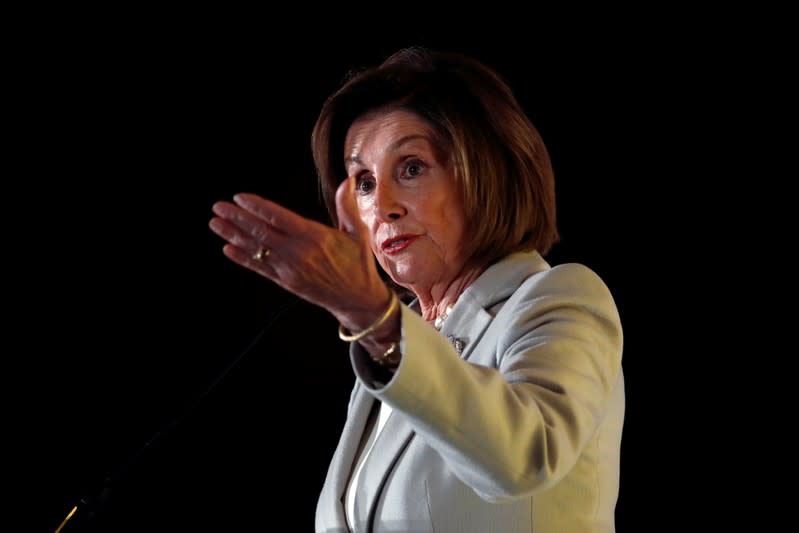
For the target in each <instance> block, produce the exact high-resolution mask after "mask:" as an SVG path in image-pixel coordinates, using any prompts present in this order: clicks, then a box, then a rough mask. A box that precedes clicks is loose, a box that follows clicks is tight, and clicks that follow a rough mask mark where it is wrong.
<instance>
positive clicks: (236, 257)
mask: <svg viewBox="0 0 799 533" xmlns="http://www.w3.org/2000/svg"><path fill="white" fill-rule="evenodd" d="M222 253H224V254H225V256H226V257H228V259H230V260H232V261H233V262H234V263H237V264H239V265H241V266H243V267H246V268H249V269H250V270H254V271H255V272H258V273H259V274H262V275H264V276H265V277H267V278H269V279H271V280H272V281H278V275H277V271H276V270H275V268H274V266H273V265H272V264H271V263H270V261H269V258H271V257H272V253H270V254H269V256H268V258H267V260H262V259H255V257H254V254H252V253H250V252H248V251H247V250H244V249H242V248H239V247H237V246H234V245H232V244H226V245H225V246H224V247H223V248H222Z"/></svg>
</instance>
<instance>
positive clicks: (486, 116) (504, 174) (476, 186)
mask: <svg viewBox="0 0 799 533" xmlns="http://www.w3.org/2000/svg"><path fill="white" fill-rule="evenodd" d="M384 109H385V110H390V109H402V110H405V111H410V112H412V113H415V114H416V115H418V116H419V117H421V118H422V119H423V120H425V121H426V122H427V123H429V125H430V127H431V128H432V130H433V132H434V135H435V136H436V139H435V140H436V142H439V144H440V146H439V147H438V148H439V149H440V154H437V156H439V155H441V156H442V160H441V162H447V161H449V162H450V163H451V164H452V166H453V168H454V172H455V176H456V179H457V180H458V182H459V184H460V189H461V191H462V194H463V200H464V205H465V211H466V213H467V217H468V218H469V220H467V227H468V228H469V234H470V235H471V236H472V240H471V242H470V244H469V245H470V246H471V250H469V251H470V252H471V253H470V254H469V255H470V257H472V258H473V259H478V258H479V259H480V260H483V261H486V262H493V261H494V260H496V259H498V258H501V257H503V256H505V255H507V254H509V253H512V252H519V251H530V250H534V249H535V250H537V251H538V252H539V253H541V254H542V255H545V254H546V253H547V252H549V250H550V248H551V247H552V245H553V244H555V243H556V242H557V240H558V230H557V225H556V221H555V180H554V175H553V171H552V164H551V163H550V159H549V154H548V153H547V149H546V147H545V146H544V142H543V140H542V139H541V136H540V135H539V134H538V131H537V130H536V128H535V127H534V126H533V124H532V123H531V122H530V120H529V118H528V117H527V116H526V114H525V113H524V111H523V110H522V109H521V107H520V106H519V104H518V103H517V101H516V98H515V97H514V95H513V93H512V91H511V89H510V88H509V87H508V86H507V84H506V83H505V82H504V81H503V80H502V79H501V78H500V76H499V75H498V74H497V73H496V72H495V71H494V70H492V69H490V68H489V67H487V66H486V65H484V64H482V63H480V62H479V61H477V60H475V59H472V58H469V57H465V56H463V55H460V54H455V53H447V52H435V51H430V50H427V49H424V48H407V49H403V50H400V51H399V52H397V53H395V54H393V55H392V56H391V57H389V58H388V59H386V60H385V61H384V62H383V63H382V64H381V65H379V66H377V67H372V68H369V69H366V70H362V71H359V72H356V73H354V74H351V75H350V76H349V78H348V80H347V81H345V82H344V84H343V85H342V87H341V88H340V89H339V90H338V91H336V92H335V93H333V94H332V95H331V96H330V97H329V98H328V99H327V100H326V102H325V103H324V105H323V106H322V110H321V112H320V114H319V117H318V119H317V121H316V124H315V126H314V129H313V133H312V136H311V147H312V151H313V158H314V163H315V165H316V171H317V174H318V177H319V186H320V190H321V194H322V197H323V199H324V202H325V206H326V207H327V211H328V213H329V214H330V217H331V219H332V221H333V224H334V225H336V226H337V225H338V220H337V216H336V205H335V194H336V189H337V187H338V185H339V184H340V183H341V182H342V181H344V180H345V179H346V178H347V175H346V170H345V166H344V139H345V137H346V134H347V131H348V129H349V127H350V125H352V123H353V122H354V121H355V120H356V119H357V118H358V117H360V116H362V115H364V114H366V113H368V112H370V111H375V110H384Z"/></svg>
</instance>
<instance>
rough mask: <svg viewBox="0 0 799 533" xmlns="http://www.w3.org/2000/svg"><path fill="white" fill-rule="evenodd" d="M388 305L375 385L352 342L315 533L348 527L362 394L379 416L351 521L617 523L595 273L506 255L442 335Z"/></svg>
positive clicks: (613, 315) (606, 302)
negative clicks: (384, 373)
mask: <svg viewBox="0 0 799 533" xmlns="http://www.w3.org/2000/svg"><path fill="white" fill-rule="evenodd" d="M412 305H413V304H412ZM401 312H402V339H401V343H400V347H401V349H402V354H403V357H402V362H401V363H400V366H399V368H398V370H397V372H396V374H395V375H394V376H393V378H391V380H390V381H389V382H388V383H387V384H385V385H383V384H380V383H378V382H376V373H375V369H374V366H373V365H374V363H372V362H371V360H370V359H369V357H368V354H366V352H365V351H363V350H362V349H361V348H360V346H359V345H357V343H354V344H353V345H352V347H351V358H352V364H353V368H354V372H355V375H356V377H357V379H356V383H355V387H354V389H353V392H352V396H351V398H350V403H349V407H348V414H347V420H346V423H345V425H344V429H343V431H342V434H341V439H340V441H339V444H338V447H337V448H336V451H335V453H334V455H333V458H332V461H331V463H330V467H329V470H328V473H327V479H326V480H325V483H324V486H323V488H322V491H321V493H320V495H319V500H318V503H317V508H316V531H317V532H318V533H322V532H326V533H332V532H346V531H349V530H348V528H347V521H346V518H345V515H344V504H343V500H344V494H345V491H346V487H347V483H348V480H349V477H350V475H351V474H352V470H353V467H354V465H355V464H356V463H357V457H356V456H355V454H356V450H357V449H358V446H359V443H360V442H361V439H362V437H363V432H364V427H365V426H366V422H367V419H368V417H369V414H370V412H372V410H373V409H372V408H373V406H374V404H375V401H376V400H379V401H382V402H386V403H387V404H388V405H390V406H391V407H393V412H392V414H391V415H390V417H389V419H388V421H387V422H386V425H385V427H384V428H383V431H382V432H381V433H380V435H379V437H378V439H377V440H376V442H375V443H374V446H373V447H372V451H371V454H370V455H369V457H368V459H367V461H366V463H365V464H364V467H363V470H362V472H361V475H360V478H359V481H358V487H357V496H356V500H355V514H356V525H355V531H357V532H361V531H364V532H366V531H368V532H374V533H379V532H380V533H382V532H386V533H387V532H391V533H399V532H413V533H423V532H428V531H429V532H435V533H470V532H479V533H486V532H493V531H495V532H501V533H516V532H525V533H531V532H533V533H555V532H558V533H560V532H567V533H583V532H592V533H600V532H601V533H609V532H613V531H615V526H614V511H615V505H616V500H617V496H618V488H619V451H620V445H621V433H622V424H623V420H624V378H623V374H622V369H621V356H622V329H621V323H620V319H619V315H618V312H617V309H616V305H615V303H614V301H613V298H612V296H611V294H610V292H609V291H608V288H607V287H606V286H605V284H604V283H603V282H602V280H601V279H600V278H599V277H598V276H597V275H596V274H595V273H594V272H593V271H591V270H589V269H588V268H586V267H584V266H582V265H579V264H565V265H560V266H557V267H554V268H551V267H550V266H549V265H548V264H547V263H546V261H544V259H543V258H542V257H541V256H540V255H539V254H538V253H535V252H533V253H517V254H512V255H510V256H508V257H507V258H505V259H504V260H502V261H500V262H498V263H496V264H494V265H492V266H491V267H489V268H488V269H487V270H486V271H485V272H484V273H483V274H482V275H481V276H480V277H479V278H478V279H477V280H476V281H475V282H474V283H473V284H472V285H471V286H469V287H468V288H467V289H466V290H465V291H464V292H463V294H461V296H460V298H459V299H458V301H457V303H456V305H455V307H454V308H453V310H452V311H451V313H450V314H449V317H448V318H447V320H446V321H445V322H444V326H443V328H442V330H441V332H438V331H436V330H435V329H434V328H433V327H431V326H430V325H429V324H427V323H426V322H425V321H423V320H422V318H421V317H420V316H419V314H418V313H417V312H416V311H414V310H412V309H411V308H410V307H408V306H405V305H403V306H402V308H401ZM448 336H452V339H448ZM453 339H459V340H460V341H461V342H462V344H463V350H462V354H461V355H459V354H458V353H457V351H456V350H455V348H454V347H453V343H452V342H451V341H452V340H453Z"/></svg>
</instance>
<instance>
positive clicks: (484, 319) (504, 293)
mask: <svg viewBox="0 0 799 533" xmlns="http://www.w3.org/2000/svg"><path fill="white" fill-rule="evenodd" d="M548 268H550V267H549V264H548V263H547V262H546V261H545V260H544V258H543V257H541V254H539V253H538V252H536V251H533V252H518V253H513V254H510V255H508V256H506V257H505V258H503V259H501V260H500V261H498V262H496V263H494V264H493V265H491V266H489V267H488V268H487V269H486V270H485V272H483V273H482V274H481V275H480V276H479V277H478V278H477V279H476V280H475V281H474V283H472V284H471V285H470V286H469V287H467V288H466V290H465V291H463V293H462V294H461V295H460V297H459V298H458V301H457V302H456V303H455V306H454V307H453V308H452V311H450V313H449V316H448V317H447V320H446V321H444V325H443V326H442V328H441V334H442V335H444V336H445V337H447V338H449V339H450V341H452V342H453V344H454V343H456V342H460V343H461V344H462V346H463V349H462V351H461V357H462V358H463V359H468V358H469V356H470V355H471V353H472V350H473V349H474V347H475V346H477V343H478V342H479V340H480V338H481V337H482V335H483V333H484V332H485V330H486V328H487V327H488V326H489V325H490V324H491V321H492V320H493V319H494V315H493V313H492V312H491V309H492V308H493V307H494V306H496V305H497V304H498V303H500V302H503V301H505V300H507V299H508V298H510V296H511V294H513V293H514V291H516V289H518V288H519V286H520V285H521V284H522V283H523V282H524V280H525V279H527V278H529V277H530V276H531V275H533V274H535V273H536V272H541V271H543V270H547V269H548ZM411 305H414V306H416V308H417V309H418V302H417V301H416V300H414V301H413V302H412V304H411Z"/></svg>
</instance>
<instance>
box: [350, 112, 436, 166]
mask: <svg viewBox="0 0 799 533" xmlns="http://www.w3.org/2000/svg"><path fill="white" fill-rule="evenodd" d="M431 135H432V130H431V128H430V125H429V124H428V123H427V122H426V121H425V120H424V119H423V118H421V117H420V116H419V115H417V114H415V113H412V112H410V111H405V110H401V109H393V110H377V111H371V112H369V113H366V114H364V115H361V116H360V117H358V118H357V119H355V120H354V121H353V123H352V124H351V125H350V128H349V130H348V131H347V136H346V138H345V140H344V156H345V157H352V156H354V155H358V154H360V153H361V152H363V151H364V150H367V149H369V148H370V147H383V148H385V147H387V146H389V145H391V144H392V143H395V142H397V141H398V140H400V139H403V138H406V137H413V138H414V140H416V141H417V142H429V141H430V138H431ZM418 136H422V137H424V139H418Z"/></svg>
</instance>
